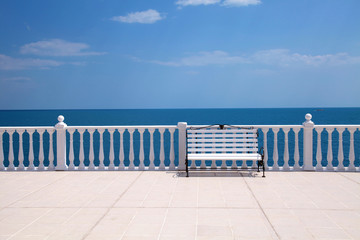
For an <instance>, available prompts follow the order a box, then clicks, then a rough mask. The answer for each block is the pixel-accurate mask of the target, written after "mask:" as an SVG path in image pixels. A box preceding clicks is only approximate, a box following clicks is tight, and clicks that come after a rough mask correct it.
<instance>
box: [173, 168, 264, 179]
mask: <svg viewBox="0 0 360 240" xmlns="http://www.w3.org/2000/svg"><path fill="white" fill-rule="evenodd" d="M172 173H173V174H174V177H182V178H186V172H185V171H184V172H180V171H179V172H175V173H174V172H172ZM191 177H249V178H255V177H259V178H261V177H262V172H256V171H221V170H218V171H210V170H196V171H190V172H189V178H191Z"/></svg>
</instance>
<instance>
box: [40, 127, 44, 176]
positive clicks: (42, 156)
mask: <svg viewBox="0 0 360 240" xmlns="http://www.w3.org/2000/svg"><path fill="white" fill-rule="evenodd" d="M38 133H39V157H38V159H39V166H38V170H44V169H45V167H44V147H43V133H44V131H43V130H39V131H38Z"/></svg>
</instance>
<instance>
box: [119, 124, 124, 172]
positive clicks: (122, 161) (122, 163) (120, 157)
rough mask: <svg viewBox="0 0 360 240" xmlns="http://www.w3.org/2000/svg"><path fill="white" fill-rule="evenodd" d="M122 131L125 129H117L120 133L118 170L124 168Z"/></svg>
mask: <svg viewBox="0 0 360 240" xmlns="http://www.w3.org/2000/svg"><path fill="white" fill-rule="evenodd" d="M124 131H125V129H119V133H120V156H119V159H120V165H119V170H124V169H125V164H124V159H125V152H124Z"/></svg>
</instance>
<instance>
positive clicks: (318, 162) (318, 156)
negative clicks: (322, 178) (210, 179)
mask: <svg viewBox="0 0 360 240" xmlns="http://www.w3.org/2000/svg"><path fill="white" fill-rule="evenodd" d="M315 130H316V132H317V147H316V170H317V171H322V170H323V167H322V165H321V159H322V153H321V132H322V131H323V129H322V128H315Z"/></svg>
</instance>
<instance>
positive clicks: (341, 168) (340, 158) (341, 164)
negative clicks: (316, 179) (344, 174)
mask: <svg viewBox="0 0 360 240" xmlns="http://www.w3.org/2000/svg"><path fill="white" fill-rule="evenodd" d="M344 130H345V128H337V131H338V132H339V150H338V161H339V164H338V167H337V170H338V171H345V168H344V151H343V132H344Z"/></svg>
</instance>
